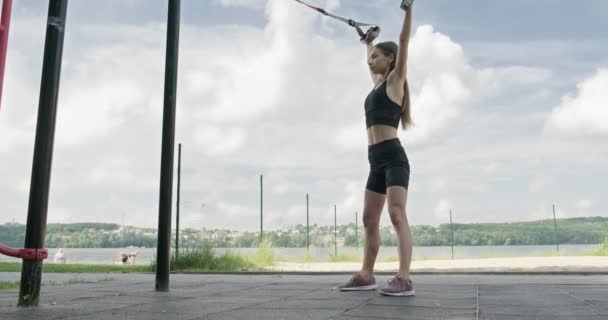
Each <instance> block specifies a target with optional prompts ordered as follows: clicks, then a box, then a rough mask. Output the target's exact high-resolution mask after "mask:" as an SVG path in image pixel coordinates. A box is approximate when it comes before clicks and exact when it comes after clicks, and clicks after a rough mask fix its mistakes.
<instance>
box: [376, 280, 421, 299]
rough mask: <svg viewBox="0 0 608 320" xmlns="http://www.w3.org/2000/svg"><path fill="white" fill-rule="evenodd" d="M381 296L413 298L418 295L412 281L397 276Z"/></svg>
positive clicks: (382, 290)
mask: <svg viewBox="0 0 608 320" xmlns="http://www.w3.org/2000/svg"><path fill="white" fill-rule="evenodd" d="M380 294H383V295H385V296H396V297H404V296H413V295H415V294H416V291H414V284H413V283H412V280H411V279H403V278H400V277H399V276H395V277H394V278H392V279H391V280H389V281H388V282H387V284H386V286H385V287H384V288H382V289H381V290H380Z"/></svg>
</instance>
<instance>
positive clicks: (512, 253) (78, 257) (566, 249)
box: [0, 245, 598, 264]
mask: <svg viewBox="0 0 608 320" xmlns="http://www.w3.org/2000/svg"><path fill="white" fill-rule="evenodd" d="M597 247H598V245H560V246H559V254H560V255H570V256H580V255H585V254H586V253H587V252H589V251H590V250H593V249H595V248H597ZM57 250H58V249H49V259H47V260H46V261H47V263H52V262H53V256H54V255H55V252H57ZM63 250H64V252H65V256H66V258H67V262H68V263H82V264H112V263H113V262H114V259H116V257H117V256H118V254H119V253H120V252H131V251H138V254H137V259H136V261H135V264H148V263H150V261H152V259H153V257H154V256H155V255H156V249H155V248H128V249H124V248H114V249H98V248H94V249H70V248H64V249H63ZM226 250H230V251H231V252H238V253H241V254H244V255H250V254H253V253H254V252H255V250H256V249H255V248H229V249H226V248H216V249H215V251H216V252H217V253H218V254H221V253H223V252H225V251H226ZM273 251H274V253H275V254H276V255H277V256H278V257H279V260H281V259H289V260H293V259H298V258H303V257H305V256H306V248H273ZM357 252H358V253H359V254H361V255H362V254H363V249H362V248H358V249H356V248H343V247H338V254H339V255H340V254H346V253H357ZM451 252H452V251H451V247H449V246H447V247H414V251H413V259H414V260H423V259H450V258H451V256H452V253H451ZM554 252H555V246H554V245H546V246H475V247H463V246H456V247H454V258H455V259H470V258H502V257H533V256H548V255H551V254H552V253H554ZM333 253H334V248H333V247H330V248H310V256H311V257H314V258H317V259H321V260H326V259H327V258H328V257H329V256H330V255H333ZM391 257H397V247H380V252H379V253H378V258H379V259H382V258H391ZM15 261H20V260H18V259H15V258H11V257H7V256H3V255H0V262H15Z"/></svg>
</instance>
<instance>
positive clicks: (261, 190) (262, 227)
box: [260, 174, 264, 244]
mask: <svg viewBox="0 0 608 320" xmlns="http://www.w3.org/2000/svg"><path fill="white" fill-rule="evenodd" d="M263 240H264V175H263V174H261V175H260V244H261V243H262V241H263Z"/></svg>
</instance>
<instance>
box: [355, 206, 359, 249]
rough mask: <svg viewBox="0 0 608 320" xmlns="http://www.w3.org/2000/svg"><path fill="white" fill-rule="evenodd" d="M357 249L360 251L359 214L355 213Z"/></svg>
mask: <svg viewBox="0 0 608 320" xmlns="http://www.w3.org/2000/svg"><path fill="white" fill-rule="evenodd" d="M355 247H356V248H357V249H359V213H358V212H357V211H355Z"/></svg>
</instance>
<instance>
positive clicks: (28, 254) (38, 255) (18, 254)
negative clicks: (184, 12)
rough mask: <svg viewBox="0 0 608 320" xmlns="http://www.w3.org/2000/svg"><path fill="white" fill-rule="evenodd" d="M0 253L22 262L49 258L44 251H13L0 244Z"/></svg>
mask: <svg viewBox="0 0 608 320" xmlns="http://www.w3.org/2000/svg"><path fill="white" fill-rule="evenodd" d="M0 253H1V254H4V255H6V256H9V257H15V258H19V259H24V260H44V259H46V258H48V257H49V252H48V251H47V250H46V249H15V248H11V247H8V246H5V245H3V244H1V243H0Z"/></svg>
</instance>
